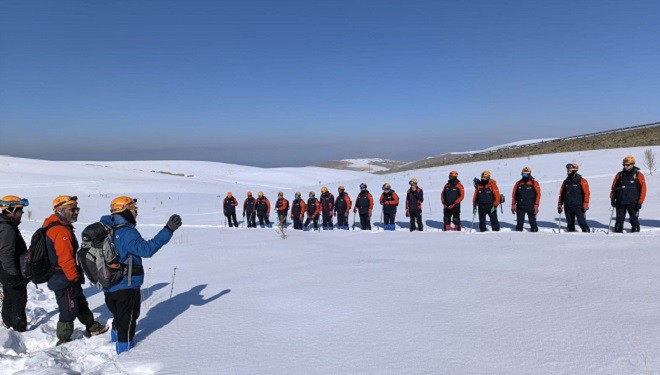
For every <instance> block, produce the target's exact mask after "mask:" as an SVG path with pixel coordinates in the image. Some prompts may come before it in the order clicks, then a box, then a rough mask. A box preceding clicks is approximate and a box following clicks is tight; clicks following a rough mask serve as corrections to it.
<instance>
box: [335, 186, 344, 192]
mask: <svg viewBox="0 0 660 375" xmlns="http://www.w3.org/2000/svg"><path fill="white" fill-rule="evenodd" d="M344 190H346V188H345V187H344V185H339V188H338V189H337V191H340V192H341V191H344Z"/></svg>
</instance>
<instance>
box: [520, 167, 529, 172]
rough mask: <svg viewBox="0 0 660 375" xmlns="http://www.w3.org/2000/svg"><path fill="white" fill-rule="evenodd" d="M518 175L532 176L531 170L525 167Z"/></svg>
mask: <svg viewBox="0 0 660 375" xmlns="http://www.w3.org/2000/svg"><path fill="white" fill-rule="evenodd" d="M520 174H532V168H530V167H525V168H523V169H522V172H520Z"/></svg>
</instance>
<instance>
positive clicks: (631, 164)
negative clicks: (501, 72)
mask: <svg viewBox="0 0 660 375" xmlns="http://www.w3.org/2000/svg"><path fill="white" fill-rule="evenodd" d="M610 199H611V202H612V207H613V208H614V209H615V210H616V223H615V224H614V232H615V233H623V223H624V221H625V220H626V214H628V217H629V218H630V219H629V220H630V226H631V227H632V229H631V232H639V210H641V209H642V204H643V203H644V199H646V178H645V177H644V175H643V174H642V172H640V170H639V168H637V167H636V166H635V158H634V157H632V156H626V157H625V158H624V159H623V170H622V171H621V172H619V173H617V174H616V176H614V182H612V189H611V190H610Z"/></svg>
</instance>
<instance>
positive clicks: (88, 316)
mask: <svg viewBox="0 0 660 375" xmlns="http://www.w3.org/2000/svg"><path fill="white" fill-rule="evenodd" d="M55 298H56V299H57V308H58V309H59V312H60V322H62V323H69V322H73V321H74V320H76V318H78V320H79V321H80V323H82V324H84V325H85V327H87V328H89V327H91V326H92V324H94V314H92V310H90V309H89V304H88V303H87V298H85V295H84V294H83V290H82V287H81V286H80V285H75V286H72V287H69V288H66V289H61V290H56V291H55Z"/></svg>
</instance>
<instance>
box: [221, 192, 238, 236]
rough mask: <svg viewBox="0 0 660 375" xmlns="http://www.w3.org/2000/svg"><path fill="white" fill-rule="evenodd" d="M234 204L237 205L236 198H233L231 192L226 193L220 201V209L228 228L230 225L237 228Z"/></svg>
mask: <svg viewBox="0 0 660 375" xmlns="http://www.w3.org/2000/svg"><path fill="white" fill-rule="evenodd" d="M236 206H238V201H237V200H236V198H234V196H233V195H232V194H231V193H227V197H226V198H225V199H224V200H223V202H222V209H223V211H224V214H225V217H226V218H227V222H228V223H229V227H230V228H231V227H232V225H233V226H234V227H236V228H238V221H236Z"/></svg>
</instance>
